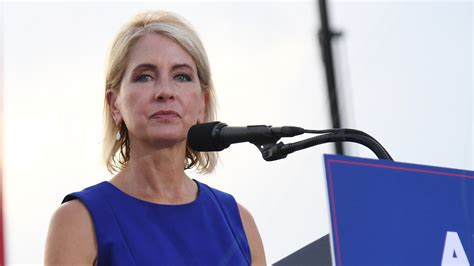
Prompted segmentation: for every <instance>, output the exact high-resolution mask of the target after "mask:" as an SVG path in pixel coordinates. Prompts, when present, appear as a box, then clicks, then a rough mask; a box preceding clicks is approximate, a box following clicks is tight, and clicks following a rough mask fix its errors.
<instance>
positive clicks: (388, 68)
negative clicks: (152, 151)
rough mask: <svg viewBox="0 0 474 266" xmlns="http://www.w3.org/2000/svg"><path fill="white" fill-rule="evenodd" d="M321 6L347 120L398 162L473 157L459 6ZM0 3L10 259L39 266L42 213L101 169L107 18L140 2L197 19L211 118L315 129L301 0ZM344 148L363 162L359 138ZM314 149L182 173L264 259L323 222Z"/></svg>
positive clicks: (293, 245) (320, 97) (320, 110)
mask: <svg viewBox="0 0 474 266" xmlns="http://www.w3.org/2000/svg"><path fill="white" fill-rule="evenodd" d="M332 7H333V9H332V13H333V15H334V16H333V19H334V21H333V24H334V26H335V27H336V28H337V29H342V30H343V31H344V33H345V35H344V36H345V37H344V39H342V41H341V42H339V43H338V49H339V50H337V51H339V52H338V53H337V57H338V60H340V64H341V66H340V68H341V69H340V70H341V74H340V77H341V78H342V82H341V85H342V86H341V87H342V88H341V90H342V91H343V93H342V96H343V97H344V99H343V103H344V106H345V110H344V114H345V121H346V125H347V126H350V127H356V128H358V129H361V130H363V131H366V132H368V133H370V134H371V135H373V136H374V137H376V138H377V139H378V140H379V141H380V142H381V143H382V144H383V145H384V146H385V147H386V148H387V150H388V151H389V152H390V153H391V154H392V156H393V157H394V158H395V159H396V160H399V161H403V162H413V163H420V164H429V165H439V166H444V167H452V168H461V169H474V162H473V155H472V150H473V141H472V139H473V136H474V135H473V127H472V124H473V116H474V111H473V106H472V102H473V93H472V89H473V81H472V73H473V68H472V61H473V60H472V58H473V52H472V51H473V48H472V47H473V38H472V37H473V26H472V25H473V23H472V17H473V9H472V4H471V3H469V2H457V3H451V2H439V1H436V2H433V1H431V2H429V1H427V2H425V1H424V2H419V3H409V2H402V3H396V2H389V3H387V2H385V3H376V2H371V1H367V2H359V1H350V3H349V2H337V3H336V4H335V5H333V6H332ZM469 7H470V8H469ZM4 8H5V11H6V12H5V14H4V18H3V19H4V22H5V23H4V27H3V30H4V36H5V38H4V40H3V41H2V44H3V46H4V54H3V55H4V64H5V68H4V71H3V72H1V73H2V74H3V75H4V78H5V80H4V85H5V91H4V109H5V117H4V118H5V147H4V149H5V161H4V166H5V175H4V177H5V180H4V181H5V190H4V198H5V223H6V224H5V234H6V248H7V250H6V253H7V254H6V255H7V262H8V263H9V264H20V263H31V264H41V263H42V260H43V248H44V240H45V236H46V232H47V227H48V223H49V219H50V216H51V214H52V213H53V211H54V210H55V209H56V208H57V207H58V206H59V204H60V202H61V200H62V198H63V197H64V196H65V195H66V194H67V193H70V192H73V191H77V190H81V189H83V188H85V187H87V186H90V185H93V184H96V183H98V182H101V181H103V180H107V179H109V178H110V174H108V173H107V172H106V171H105V169H104V167H103V166H102V165H101V161H100V149H101V138H102V102H103V98H102V97H103V83H104V82H103V80H104V65H105V58H106V53H107V49H108V47H109V45H110V43H111V41H112V38H113V36H114V34H115V33H116V32H117V31H118V28H119V27H120V26H121V25H122V24H123V23H124V22H126V21H127V20H128V19H129V18H130V17H131V16H133V15H134V14H135V13H137V12H138V11H141V10H145V9H167V10H171V11H175V12H177V13H179V14H181V15H182V16H184V17H186V18H187V19H188V20H189V21H190V22H191V23H192V24H193V25H194V26H195V28H196V29H197V30H198V32H199V33H200V35H201V37H202V40H203V42H204V45H205V47H206V49H207V52H208V55H209V58H210V62H211V68H212V71H213V76H214V78H215V80H214V81H215V85H216V91H217V96H218V100H219V107H220V108H219V115H218V118H219V120H221V121H223V122H226V123H227V124H229V125H235V126H244V125H252V124H268V125H274V126H283V125H295V126H301V127H305V128H310V129H322V128H328V127H329V122H328V121H329V120H328V111H327V110H328V101H327V100H326V87H325V86H326V85H325V84H326V83H325V79H324V75H323V69H322V66H321V63H320V53H319V46H318V44H317V40H316V32H317V28H318V20H319V18H318V17H317V8H316V5H315V3H313V2H312V1H299V2H298V3H294V2H263V3H258V4H255V3H249V2H231V3H202V2H194V3H157V2H152V3H139V4H137V3H119V2H114V3H87V4H86V3H84V4H81V3H75V4H69V3H61V2H60V3H36V4H35V3H23V4H21V3H7V4H5V6H4ZM0 26H1V25H0ZM293 141H294V140H291V141H290V140H284V142H285V143H287V142H293ZM351 147H352V146H351ZM351 152H352V154H355V155H360V156H364V157H369V158H375V156H373V155H372V154H370V153H369V152H367V150H365V149H363V148H362V149H360V148H358V147H353V148H351ZM323 153H332V147H331V146H329V145H324V146H321V147H316V148H313V149H309V150H305V151H301V152H299V153H295V154H291V155H289V156H288V158H287V159H285V160H281V161H276V162H271V163H269V162H265V161H263V159H261V155H260V154H259V152H258V150H257V149H256V147H252V146H251V145H250V144H238V145H233V146H232V147H231V148H229V149H228V150H225V151H224V152H222V153H221V160H220V164H219V166H218V168H217V171H216V173H215V174H213V175H210V176H203V177H198V176H197V175H195V174H192V173H191V174H192V175H193V176H194V177H196V178H198V179H199V180H201V181H203V182H205V183H208V184H209V185H211V186H214V187H216V188H219V189H221V190H224V191H227V192H229V193H231V194H233V195H234V196H235V197H236V198H237V200H238V201H239V202H240V203H242V204H243V205H244V206H246V207H247V208H248V209H249V210H250V211H251V212H252V214H253V216H254V218H255V220H256V222H257V225H258V227H259V230H260V233H261V235H262V238H263V241H264V244H265V248H266V253H267V261H268V262H269V263H274V262H275V261H277V260H279V259H281V258H283V257H285V256H287V255H289V254H291V253H293V252H294V251H296V250H297V249H299V248H302V247H303V246H305V245H307V244H309V243H311V242H313V241H314V240H316V239H318V238H320V237H322V236H323V235H325V234H327V233H328V232H329V217H328V213H327V199H326V187H325V181H324V180H325V177H324V168H323V163H322V154H323Z"/></svg>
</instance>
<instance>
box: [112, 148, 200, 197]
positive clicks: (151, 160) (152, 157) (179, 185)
mask: <svg viewBox="0 0 474 266" xmlns="http://www.w3.org/2000/svg"><path fill="white" fill-rule="evenodd" d="M185 152H186V146H185V143H184V144H183V145H175V146H172V147H163V148H159V149H156V148H154V149H153V150H146V149H140V148H139V147H133V149H131V153H130V160H129V161H128V162H127V166H126V167H125V169H124V170H122V171H121V172H120V173H119V174H117V175H116V176H115V177H113V178H112V180H111V181H110V182H111V183H112V184H114V185H116V186H117V187H119V188H120V189H122V190H123V191H125V192H126V193H128V194H131V195H133V196H135V197H138V198H140V199H143V200H147V201H152V202H156V203H167V204H182V203H187V202H191V201H193V200H194V199H195V198H196V195H197V186H196V184H195V183H194V182H193V181H192V180H191V179H190V178H189V177H187V176H186V174H185V173H184V158H185Z"/></svg>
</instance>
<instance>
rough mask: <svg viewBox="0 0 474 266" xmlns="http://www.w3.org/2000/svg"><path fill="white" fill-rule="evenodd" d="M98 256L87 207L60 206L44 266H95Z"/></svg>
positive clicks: (77, 204)
mask: <svg viewBox="0 0 474 266" xmlns="http://www.w3.org/2000/svg"><path fill="white" fill-rule="evenodd" d="M96 256H97V243H96V240H95V235H94V227H93V223H92V219H91V217H90V215H89V212H88V211H87V209H86V207H85V206H84V205H83V204H82V203H81V202H80V201H79V200H71V201H68V202H66V203H64V204H62V205H61V206H59V208H58V209H57V210H56V211H55V212H54V214H53V215H52V217H51V221H50V225H49V229H48V236H47V239H46V248H45V264H62V263H68V264H70V263H72V262H74V263H87V264H92V263H93V262H94V260H95V258H96Z"/></svg>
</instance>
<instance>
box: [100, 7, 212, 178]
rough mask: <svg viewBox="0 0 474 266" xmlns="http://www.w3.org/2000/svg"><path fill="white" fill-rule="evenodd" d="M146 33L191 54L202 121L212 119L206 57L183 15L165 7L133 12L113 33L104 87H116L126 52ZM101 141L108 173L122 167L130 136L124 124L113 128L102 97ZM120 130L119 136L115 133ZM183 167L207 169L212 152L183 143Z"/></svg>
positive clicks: (207, 170)
mask: <svg viewBox="0 0 474 266" xmlns="http://www.w3.org/2000/svg"><path fill="white" fill-rule="evenodd" d="M147 33H157V34H161V35H163V36H166V37H168V38H170V39H172V40H174V41H176V42H177V43H178V44H180V45H181V46H182V47H183V48H184V49H185V50H186V51H187V52H188V53H189V54H190V55H191V57H192V58H193V60H194V62H195V63H196V67H197V74H198V77H199V81H200V85H201V89H202V90H203V91H204V92H205V93H206V95H207V101H206V109H205V118H204V120H205V121H204V122H210V121H214V120H215V116H216V106H215V105H216V100H215V93H214V85H213V83H212V78H211V71H210V66H209V61H208V59H207V54H206V51H205V50H204V46H203V45H202V43H201V40H200V39H199V36H198V34H197V32H196V31H195V30H194V29H193V28H192V26H191V25H190V24H189V23H187V22H186V20H185V19H183V18H182V17H180V16H178V15H177V14H174V13H171V12H165V11H151V12H143V13H139V14H137V15H136V16H135V17H133V19H132V20H131V21H130V22H129V23H127V24H125V25H124V26H123V27H122V28H121V30H120V31H119V33H118V34H117V36H116V37H115V39H114V41H113V43H112V47H111V49H110V54H109V58H108V61H107V68H106V80H105V90H106V91H107V90H108V89H112V90H114V91H116V92H117V93H118V92H119V91H120V83H121V82H122V78H123V75H124V72H125V69H126V66H127V61H128V54H129V53H130V50H131V48H132V47H133V46H134V45H135V44H136V43H137V42H138V40H139V39H140V38H141V37H143V36H144V35H145V34H147ZM104 98H105V99H104V120H105V121H104V144H103V158H104V161H105V164H106V166H107V169H108V170H109V172H110V173H112V174H113V173H117V172H119V171H121V170H122V169H124V168H125V166H126V165H127V162H128V160H129V159H130V140H129V138H128V130H127V127H126V125H125V124H124V123H123V125H119V128H118V129H117V128H116V125H115V121H114V119H113V117H112V114H111V111H110V107H109V105H108V103H107V98H106V97H104ZM117 130H118V131H120V135H121V137H120V139H119V140H118V141H117V140H116V139H115V135H116V134H117ZM184 160H185V161H184V169H190V168H192V167H196V168H197V171H198V172H200V173H210V172H212V171H213V170H214V168H215V165H216V162H217V154H216V153H201V152H197V151H193V150H192V149H191V148H189V146H186V157H185V159H184Z"/></svg>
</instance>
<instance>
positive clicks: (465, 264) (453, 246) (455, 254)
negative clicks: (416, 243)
mask: <svg viewBox="0 0 474 266" xmlns="http://www.w3.org/2000/svg"><path fill="white" fill-rule="evenodd" d="M451 265H456V266H460V265H462V266H469V260H468V259H467V256H466V252H465V251H464V248H463V246H462V243H461V239H459V235H458V233H456V232H449V231H448V232H447V233H446V242H444V251H443V260H442V261H441V266H451Z"/></svg>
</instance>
